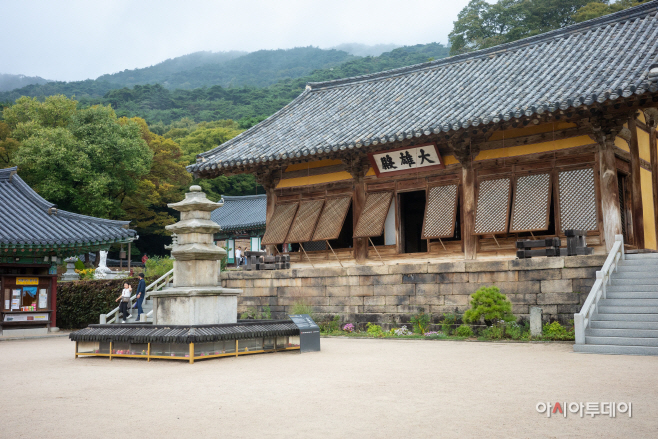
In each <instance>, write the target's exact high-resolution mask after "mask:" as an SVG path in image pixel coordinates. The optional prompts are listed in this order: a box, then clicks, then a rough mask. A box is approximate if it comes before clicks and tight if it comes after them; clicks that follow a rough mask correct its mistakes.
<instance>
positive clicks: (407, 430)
mask: <svg viewBox="0 0 658 439" xmlns="http://www.w3.org/2000/svg"><path fill="white" fill-rule="evenodd" d="M73 351H74V344H73V342H71V341H69V340H68V339H67V338H51V339H37V340H19V341H3V342H0V413H2V421H1V422H0V437H2V438H35V437H48V438H50V439H54V438H105V437H107V438H110V437H112V438H116V437H140V438H169V437H184V438H197V437H229V438H234V437H245V438H261V437H268V438H270V437H272V438H298V437H299V438H301V437H303V438H324V437H333V438H389V437H390V438H402V437H406V438H430V437H431V438H439V437H442V438H446V437H448V438H449V437H454V438H457V437H459V438H476V437H477V438H485V437H487V438H490V437H505V438H511V437H514V438H524V437H525V438H538V437H556V438H557V437H560V438H563V437H590V438H591V437H597V436H599V437H606V438H609V437H625V438H628V437H633V438H640V437H647V438H648V437H656V431H657V430H658V417H657V416H656V413H657V412H658V373H656V372H657V371H658V357H639V356H611V355H588V354H574V353H573V352H572V350H571V346H570V345H568V344H521V343H477V342H455V341H422V340H421V341H409V340H357V339H339V338H323V339H322V352H320V353H309V354H301V355H300V354H299V353H296V352H286V353H277V354H262V355H251V356H244V357H240V358H225V359H215V360H207V361H199V362H196V363H195V364H193V365H191V364H188V363H184V362H174V361H152V362H151V363H147V362H146V361H144V360H128V359H113V360H112V361H109V360H108V359H106V358H79V359H77V360H76V359H74V357H73ZM539 401H545V402H551V403H555V402H556V401H560V402H567V403H569V402H583V403H587V402H631V403H632V411H633V417H632V418H628V415H626V414H617V417H616V418H610V417H608V416H601V415H599V416H596V417H594V418H591V417H590V416H586V417H583V418H580V417H579V416H577V415H573V414H568V417H567V418H566V419H565V418H563V417H562V416H561V415H560V416H552V417H551V418H547V417H546V415H545V414H539V413H537V410H536V405H537V403H538V402H539Z"/></svg>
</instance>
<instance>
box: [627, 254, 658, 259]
mask: <svg viewBox="0 0 658 439" xmlns="http://www.w3.org/2000/svg"><path fill="white" fill-rule="evenodd" d="M638 259H658V253H626V260H627V261H633V260H638Z"/></svg>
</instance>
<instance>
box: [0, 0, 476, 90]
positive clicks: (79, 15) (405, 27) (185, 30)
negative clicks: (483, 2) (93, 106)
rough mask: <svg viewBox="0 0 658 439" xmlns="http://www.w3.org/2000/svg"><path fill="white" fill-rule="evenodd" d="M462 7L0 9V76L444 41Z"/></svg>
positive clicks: (38, 4)
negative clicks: (230, 53)
mask: <svg viewBox="0 0 658 439" xmlns="http://www.w3.org/2000/svg"><path fill="white" fill-rule="evenodd" d="M467 3H468V0H449V1H448V0H433V1H432V0H399V1H393V0H372V1H365V0H364V1H359V0H331V1H324V0H323V1H310V0H270V1H253V0H233V1H224V0H216V1H207V0H175V1H174V0H159V1H150V0H148V1H147V0H133V1H129V0H84V1H83V0H62V1H52V0H44V1H36V0H0V11H1V12H0V16H1V17H2V18H1V19H0V20H1V21H0V22H1V23H2V29H3V36H4V38H3V39H4V42H5V44H3V46H2V49H0V73H13V74H24V75H28V76H41V77H43V78H46V79H54V80H63V81H74V80H81V79H87V78H96V77H98V76H100V75H102V74H104V73H114V72H118V71H121V70H124V69H134V68H138V67H148V66H150V65H153V64H157V63H158V62H160V61H163V60H165V59H167V58H173V57H176V56H180V55H185V54H187V53H192V52H197V51H200V50H210V51H213V52H217V51H227V50H243V51H248V52H251V51H255V50H260V49H287V48H292V47H298V46H319V47H322V48H328V47H332V46H335V45H338V44H341V43H354V42H356V43H363V44H379V43H395V44H400V45H412V44H420V43H423V44H424V43H431V42H440V43H444V44H445V43H447V42H448V33H450V31H451V30H452V23H453V21H454V20H456V17H457V14H458V13H459V11H460V10H461V9H462V8H463V7H464V6H465V5H466V4H467Z"/></svg>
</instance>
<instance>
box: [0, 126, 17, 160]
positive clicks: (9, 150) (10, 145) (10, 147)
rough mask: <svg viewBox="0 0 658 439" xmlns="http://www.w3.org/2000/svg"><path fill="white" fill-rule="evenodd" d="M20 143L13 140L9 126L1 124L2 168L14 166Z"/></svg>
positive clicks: (0, 147)
mask: <svg viewBox="0 0 658 439" xmlns="http://www.w3.org/2000/svg"><path fill="white" fill-rule="evenodd" d="M19 146H20V143H18V141H17V140H16V139H12V138H11V129H10V128H9V125H7V124H6V123H4V122H0V168H8V167H10V166H14V156H15V155H16V151H18V147H19Z"/></svg>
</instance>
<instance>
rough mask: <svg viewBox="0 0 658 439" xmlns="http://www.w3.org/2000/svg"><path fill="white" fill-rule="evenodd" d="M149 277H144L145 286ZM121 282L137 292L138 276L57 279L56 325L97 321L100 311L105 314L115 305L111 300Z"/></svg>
mask: <svg viewBox="0 0 658 439" xmlns="http://www.w3.org/2000/svg"><path fill="white" fill-rule="evenodd" d="M153 280H155V279H152V280H149V279H146V285H148V284H149V283H151V282H153ZM124 282H128V283H129V284H130V285H132V287H133V292H134V291H137V284H138V282H139V278H138V277H134V278H128V279H111V280H105V279H99V280H78V281H72V282H58V283H57V326H59V327H60V328H63V329H79V328H84V327H86V326H88V325H89V324H92V323H98V318H99V316H100V315H101V314H107V313H108V312H110V311H112V310H113V309H114V308H116V307H117V306H119V303H118V302H115V301H114V300H115V299H116V298H117V297H119V295H120V294H121V290H122V289H123V283H124ZM133 294H134V293H133Z"/></svg>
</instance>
